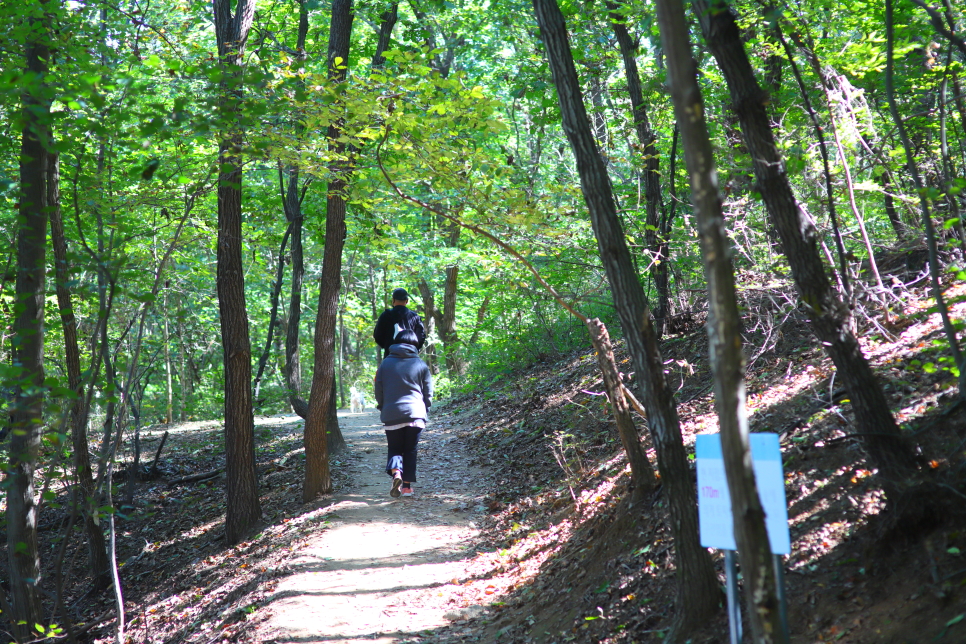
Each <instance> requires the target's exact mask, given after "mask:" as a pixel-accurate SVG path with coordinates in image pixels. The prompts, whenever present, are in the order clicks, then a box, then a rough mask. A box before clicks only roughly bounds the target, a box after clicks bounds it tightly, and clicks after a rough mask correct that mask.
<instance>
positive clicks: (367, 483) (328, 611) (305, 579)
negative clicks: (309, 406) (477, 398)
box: [258, 411, 483, 644]
mask: <svg viewBox="0 0 966 644" xmlns="http://www.w3.org/2000/svg"><path fill="white" fill-rule="evenodd" d="M339 420H340V425H341V426H342V431H343V433H344V434H345V438H346V441H347V443H348V444H349V445H350V447H349V449H350V450H351V451H352V453H353V458H351V459H350V462H351V463H352V465H350V473H351V476H352V484H351V487H350V489H349V491H348V493H347V494H343V495H340V496H337V497H334V498H332V499H329V500H326V501H324V502H323V506H325V509H324V510H323V511H324V513H325V516H326V519H327V526H328V527H327V529H325V530H324V531H321V532H320V533H319V534H318V535H316V537H315V538H314V539H312V540H311V541H309V542H308V543H307V544H306V545H305V546H304V547H303V548H302V549H301V550H299V551H298V552H296V553H293V556H292V558H291V559H290V560H289V561H288V562H287V564H286V566H285V569H284V573H285V574H284V575H283V576H282V577H280V578H279V580H278V584H277V586H275V587H274V588H271V589H270V592H269V594H268V596H267V597H266V598H265V605H266V607H267V608H268V609H269V611H270V617H269V618H268V619H267V620H266V622H265V623H263V624H262V625H261V627H260V629H259V637H258V640H259V641H261V642H267V643H277V644H282V643H285V642H300V643H308V642H335V643H339V642H360V641H366V642H382V643H385V644H389V643H395V642H400V641H403V640H406V639H410V638H412V637H413V636H415V635H417V634H418V633H420V632H421V631H425V630H429V629H434V628H438V627H440V626H443V625H445V624H448V623H449V621H450V620H453V619H457V618H460V617H463V616H465V615H468V614H471V613H473V612H475V611H476V610H478V609H476V608H475V606H473V605H472V603H471V602H470V601H468V600H466V599H464V598H463V593H462V592H461V590H462V588H461V586H460V584H461V583H463V582H464V581H465V580H466V578H467V574H468V568H469V567H470V565H471V563H472V561H473V559H474V558H475V556H476V554H477V553H476V552H475V550H474V549H472V548H471V545H472V544H471V540H472V539H473V538H474V537H475V536H476V535H477V530H476V524H475V523H474V521H473V520H472V519H473V517H474V515H476V514H477V513H479V512H481V511H482V509H483V508H482V506H481V505H480V499H479V496H478V495H480V494H481V493H482V492H481V491H479V490H477V489H474V485H475V483H476V482H477V481H478V477H479V474H480V471H479V470H478V469H475V468H469V467H466V466H464V465H463V463H465V462H466V461H467V460H468V459H467V458H464V456H463V453H462V450H463V447H462V445H461V442H460V441H458V440H457V439H456V433H455V430H451V429H446V428H445V425H442V424H440V425H437V424H434V423H432V422H431V423H430V426H429V427H428V428H427V429H426V430H424V431H423V434H422V440H421V441H420V463H419V481H417V483H416V485H415V490H416V495H415V497H413V498H400V499H392V498H391V497H390V496H389V478H388V477H387V476H386V474H385V472H384V468H385V458H386V444H385V441H386V439H385V434H384V432H383V431H382V429H381V425H380V424H379V418H378V412H376V411H365V412H362V413H357V414H350V413H340V415H339Z"/></svg>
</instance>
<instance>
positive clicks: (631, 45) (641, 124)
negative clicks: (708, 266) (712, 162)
mask: <svg viewBox="0 0 966 644" xmlns="http://www.w3.org/2000/svg"><path fill="white" fill-rule="evenodd" d="M607 10H608V11H609V12H610V19H611V26H612V27H613V28H614V35H615V36H616V37H617V43H618V45H619V46H620V50H621V58H623V59H624V76H625V77H626V78H627V91H628V93H629V94H630V97H631V113H632V114H633V115H634V131H635V132H636V133H637V140H638V143H639V145H640V148H639V151H640V154H641V157H642V159H643V161H644V209H645V212H646V213H647V215H646V220H645V223H646V230H645V238H646V242H647V249H648V251H650V254H651V256H650V258H649V260H650V265H651V277H652V278H653V279H654V287H655V289H656V290H657V297H658V305H657V310H656V311H655V312H654V332H655V333H656V334H657V337H658V338H660V337H661V336H663V335H664V324H665V321H666V319H667V316H668V315H669V314H670V310H669V309H670V302H671V296H670V293H669V292H668V284H669V280H668V267H669V257H668V255H667V253H668V251H669V247H668V244H667V240H666V239H663V238H659V237H658V234H659V233H660V232H661V231H660V227H659V223H660V219H661V163H660V157H659V156H658V152H657V135H656V134H655V133H654V130H653V129H651V124H650V120H649V119H648V118H647V107H646V106H645V104H644V93H643V92H642V91H641V76H640V73H639V72H638V69H637V58H636V56H637V43H635V42H634V39H633V38H631V35H630V33H629V32H628V31H627V24H626V22H625V21H624V17H623V16H622V15H621V14H620V10H619V6H618V5H617V3H615V2H613V1H612V0H608V2H607Z"/></svg>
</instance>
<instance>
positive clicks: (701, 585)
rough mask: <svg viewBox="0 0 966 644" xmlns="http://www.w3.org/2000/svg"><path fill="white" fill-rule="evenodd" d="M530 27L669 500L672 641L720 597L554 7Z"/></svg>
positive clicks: (645, 318)
mask: <svg viewBox="0 0 966 644" xmlns="http://www.w3.org/2000/svg"><path fill="white" fill-rule="evenodd" d="M533 6H534V9H535V11H536V14H537V22H538V23H539V24H540V31H541V35H542V37H543V42H544V44H545V45H546V47H547V58H548V60H549V62H550V69H551V71H552V72H553V79H554V84H555V85H556V87H557V95H558V98H559V101H560V108H561V113H562V115H563V128H564V132H565V133H566V135H567V138H568V140H569V141H570V145H571V146H572V148H573V151H574V157H575V158H576V161H577V171H578V172H579V174H580V181H581V188H582V190H583V194H584V200H585V201H586V202H587V207H588V209H589V211H590V216H591V223H592V224H593V228H594V233H595V235H596V237H597V247H598V251H599V253H600V259H601V262H602V263H603V264H604V269H605V271H606V273H607V279H608V281H609V283H610V287H611V292H612V294H613V297H614V303H615V305H616V307H617V313H618V316H619V318H620V321H621V327H622V328H623V330H624V337H625V338H626V342H627V347H628V351H629V352H630V354H631V358H632V361H633V364H634V370H635V371H636V372H637V374H638V378H637V379H636V380H637V382H638V386H639V388H640V389H641V391H642V393H643V396H642V398H643V400H644V404H645V406H646V408H647V415H648V423H649V425H650V428H651V433H652V436H653V440H654V445H655V447H656V449H657V457H658V470H659V471H660V473H661V481H662V483H663V484H664V486H665V489H666V491H667V495H668V508H669V511H670V514H671V527H672V530H673V534H674V547H675V554H676V563H677V571H678V601H677V608H678V614H677V616H676V623H675V629H674V630H675V633H676V635H682V634H684V633H685V632H687V631H689V630H692V629H695V628H698V627H700V626H701V625H703V624H704V623H706V621H707V619H708V618H709V617H710V616H711V615H713V614H714V613H715V612H717V611H718V609H719V603H720V598H721V590H720V587H719V585H718V580H717V576H716V575H715V572H714V568H713V566H712V563H711V557H710V555H709V554H708V551H707V550H705V549H704V548H702V547H701V544H700V542H699V539H698V517H697V507H696V502H695V489H694V484H693V483H692V481H691V474H690V470H689V468H688V463H687V456H686V453H685V449H684V442H683V439H682V436H681V427H680V424H679V421H678V416H677V410H676V409H675V406H674V401H673V398H672V393H671V391H670V389H669V388H668V386H667V382H666V381H665V378H664V365H663V360H662V358H661V352H660V350H659V349H658V340H657V335H656V334H655V332H654V327H653V325H652V324H651V320H650V311H649V310H648V306H647V300H646V298H645V297H644V291H643V289H642V288H641V284H640V281H639V280H638V276H637V274H636V272H635V271H634V264H633V262H632V260H631V255H630V251H629V250H628V248H627V243H626V240H625V239H624V231H623V230H622V229H621V225H620V219H619V218H618V216H617V207H616V204H615V202H614V197H613V192H612V189H611V185H610V178H609V177H608V176H607V171H606V169H605V167H604V163H603V161H602V159H601V157H600V152H599V151H598V150H597V148H596V146H595V145H594V140H593V135H592V134H591V132H590V124H589V121H588V120H587V113H586V109H585V107H584V104H583V100H582V97H581V93H580V86H579V84H578V81H577V72H576V70H575V68H574V64H573V57H572V54H571V51H570V45H569V43H568V42H567V28H566V25H565V24H564V19H563V15H562V14H561V13H560V9H559V7H558V6H557V4H556V2H555V1H554V0H533Z"/></svg>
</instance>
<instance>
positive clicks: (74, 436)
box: [47, 155, 110, 589]
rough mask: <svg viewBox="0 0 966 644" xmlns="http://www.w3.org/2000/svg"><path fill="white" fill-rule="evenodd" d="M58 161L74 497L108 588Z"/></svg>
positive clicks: (55, 241)
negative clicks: (72, 397) (76, 491)
mask: <svg viewBox="0 0 966 644" xmlns="http://www.w3.org/2000/svg"><path fill="white" fill-rule="evenodd" d="M59 177H60V172H59V159H58V158H57V156H56V155H51V159H50V163H49V166H48V179H47V194H48V206H49V209H50V240H51V245H52V246H53V249H54V271H55V280H56V287H57V306H58V308H60V319H61V325H62V327H63V330H64V364H65V366H66V367H67V386H68V387H69V388H70V390H71V391H73V392H74V393H75V394H76V395H77V398H76V399H75V400H73V401H72V402H71V403H70V406H71V407H70V433H71V445H72V447H73V451H74V476H76V477H77V484H78V486H79V488H80V489H79V494H78V495H77V496H75V497H74V498H75V499H78V500H79V501H80V502H81V503H82V504H83V511H82V516H83V520H84V531H85V532H86V534H87V547H88V557H89V559H90V568H91V574H92V575H93V578H94V587H95V588H97V589H103V588H107V585H108V584H109V583H110V575H109V564H108V561H107V544H106V543H105V541H104V533H103V532H101V528H100V526H99V525H98V524H97V522H96V521H95V520H94V515H95V513H96V512H97V507H98V506H99V505H100V504H99V503H98V502H97V493H96V487H95V486H94V475H93V471H92V470H91V459H90V446H89V445H88V443H87V413H86V412H85V407H86V405H85V404H84V398H85V391H84V389H85V387H84V381H83V379H82V377H81V362H80V347H79V346H78V343H77V319H76V318H75V316H74V305H73V302H72V298H71V293H70V289H69V288H68V286H67V284H68V283H69V281H70V272H69V266H68V263H67V239H66V236H65V235H64V222H63V216H62V212H61V209H60V194H59V193H60V191H59V188H58V184H59Z"/></svg>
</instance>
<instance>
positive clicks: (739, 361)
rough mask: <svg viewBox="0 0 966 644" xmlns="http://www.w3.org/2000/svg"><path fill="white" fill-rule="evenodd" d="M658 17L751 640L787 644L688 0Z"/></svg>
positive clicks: (667, 6)
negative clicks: (694, 234)
mask: <svg viewBox="0 0 966 644" xmlns="http://www.w3.org/2000/svg"><path fill="white" fill-rule="evenodd" d="M658 21H659V23H660V29H661V42H662V44H663V45H664V53H665V56H666V57H667V69H668V81H669V83H670V86H671V99H672V102H673V103H674V112H675V117H676V120H677V123H678V127H679V128H680V131H681V142H682V147H683V149H684V158H685V164H686V166H687V169H688V176H689V177H690V180H691V201H692V203H693V204H694V212H695V215H696V217H697V221H698V236H699V239H700V242H701V250H702V255H703V257H704V270H705V278H706V279H707V282H708V324H707V330H708V346H709V353H710V356H711V369H712V372H713V374H714V402H715V409H716V410H717V413H718V426H719V431H720V434H721V446H722V454H723V457H724V464H725V474H726V476H727V479H728V489H729V492H730V496H731V507H732V512H733V515H734V526H735V539H736V541H737V544H738V554H739V556H740V559H741V570H742V575H743V577H744V592H745V598H746V605H747V606H748V607H749V610H748V617H749V620H750V622H751V632H752V640H753V641H754V642H756V643H761V644H765V643H771V642H782V641H785V640H784V633H783V629H782V624H781V619H780V611H779V602H778V592H777V587H776V583H775V571H774V565H773V560H772V556H771V547H770V544H769V542H768V531H767V529H766V528H765V513H764V511H763V510H762V507H761V501H760V499H759V497H758V489H757V486H756V484H755V472H754V469H753V468H752V461H751V445H750V439H749V436H748V434H749V431H748V416H747V412H746V409H745V360H744V356H743V355H742V351H741V344H742V343H741V317H740V315H739V313H738V301H737V298H736V294H735V280H734V268H733V265H732V262H731V251H730V248H731V244H730V242H729V240H728V236H727V234H726V231H725V220H724V215H723V214H722V207H721V194H720V191H719V189H718V175H717V171H716V169H715V164H714V151H713V148H712V147H711V138H710V137H709V135H708V128H707V123H706V122H705V119H704V101H703V99H702V96H701V89H700V87H699V86H698V81H697V71H698V70H697V65H696V64H695V62H694V58H693V56H692V53H691V43H690V41H689V38H688V27H687V19H686V18H685V14H684V7H683V5H682V4H680V3H673V4H672V3H671V2H666V3H662V2H659V5H658Z"/></svg>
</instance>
